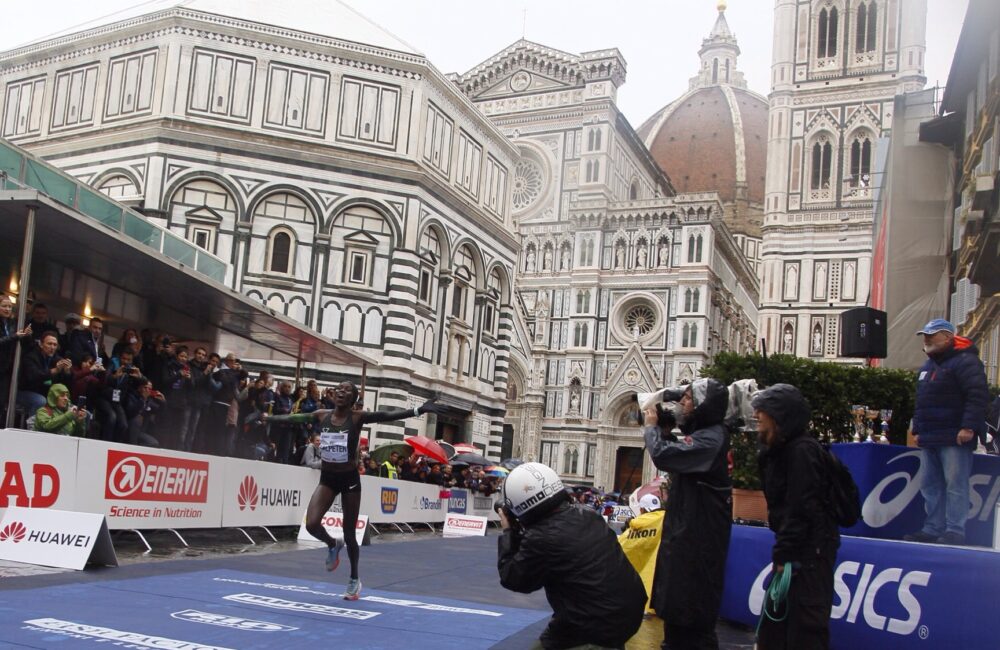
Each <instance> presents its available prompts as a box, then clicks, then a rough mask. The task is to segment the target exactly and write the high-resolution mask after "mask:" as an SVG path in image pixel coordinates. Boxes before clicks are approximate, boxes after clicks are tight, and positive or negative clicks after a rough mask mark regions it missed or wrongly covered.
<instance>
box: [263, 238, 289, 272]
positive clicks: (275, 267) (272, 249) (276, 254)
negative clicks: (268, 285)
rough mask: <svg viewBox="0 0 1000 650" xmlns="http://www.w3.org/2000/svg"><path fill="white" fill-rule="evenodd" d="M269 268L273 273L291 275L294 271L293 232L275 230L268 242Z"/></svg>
mask: <svg viewBox="0 0 1000 650" xmlns="http://www.w3.org/2000/svg"><path fill="white" fill-rule="evenodd" d="M267 259H268V262H267V270H268V271H269V272H271V273H281V274H282V275H289V274H290V273H291V272H292V234H291V233H290V232H289V231H287V230H275V231H274V232H272V233H271V237H270V241H269V242H268V252H267Z"/></svg>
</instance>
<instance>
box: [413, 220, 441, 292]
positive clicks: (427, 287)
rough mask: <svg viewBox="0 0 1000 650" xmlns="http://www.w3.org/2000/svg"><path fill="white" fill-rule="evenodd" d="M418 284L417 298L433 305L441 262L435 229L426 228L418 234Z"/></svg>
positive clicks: (439, 244)
mask: <svg viewBox="0 0 1000 650" xmlns="http://www.w3.org/2000/svg"><path fill="white" fill-rule="evenodd" d="M418 254H419V255H420V284H419V286H418V288H417V300H419V301H420V302H422V303H423V304H425V305H427V306H428V307H433V306H434V302H435V300H434V296H435V293H436V289H437V279H438V274H439V271H440V262H441V241H440V240H439V239H438V233H437V230H435V229H434V228H426V229H425V230H424V232H423V234H422V235H421V236H420V249H419V251H418Z"/></svg>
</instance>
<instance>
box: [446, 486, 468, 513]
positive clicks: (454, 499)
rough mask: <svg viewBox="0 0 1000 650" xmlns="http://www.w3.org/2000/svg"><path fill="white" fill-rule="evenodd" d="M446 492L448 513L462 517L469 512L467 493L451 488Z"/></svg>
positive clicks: (463, 490) (460, 489) (466, 491)
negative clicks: (447, 494)
mask: <svg viewBox="0 0 1000 650" xmlns="http://www.w3.org/2000/svg"><path fill="white" fill-rule="evenodd" d="M448 492H449V497H448V512H454V513H457V514H460V515H464V514H465V513H466V512H467V511H468V510H469V491H468V490H465V489H462V488H451V489H450V490H449V491H448Z"/></svg>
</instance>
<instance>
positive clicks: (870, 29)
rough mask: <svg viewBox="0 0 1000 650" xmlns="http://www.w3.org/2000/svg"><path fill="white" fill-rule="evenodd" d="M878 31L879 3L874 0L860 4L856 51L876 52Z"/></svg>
mask: <svg viewBox="0 0 1000 650" xmlns="http://www.w3.org/2000/svg"><path fill="white" fill-rule="evenodd" d="M877 31H878V5H877V4H876V3H875V2H874V1H873V2H870V3H864V2H862V3H861V4H860V5H858V21H857V29H856V33H855V46H854V49H855V51H856V52H858V53H861V52H874V51H875V35H876V34H877Z"/></svg>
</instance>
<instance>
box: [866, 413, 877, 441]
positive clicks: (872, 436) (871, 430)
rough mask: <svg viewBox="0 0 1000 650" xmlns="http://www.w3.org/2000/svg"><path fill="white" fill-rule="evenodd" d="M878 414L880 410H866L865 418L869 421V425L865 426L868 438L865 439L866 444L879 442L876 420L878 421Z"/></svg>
mask: <svg viewBox="0 0 1000 650" xmlns="http://www.w3.org/2000/svg"><path fill="white" fill-rule="evenodd" d="M878 413H879V410H878V409H868V408H866V409H865V418H866V419H867V420H868V424H867V425H866V426H865V431H866V432H867V433H868V437H867V438H865V442H878V438H877V437H876V435H877V434H876V433H875V420H877V419H878Z"/></svg>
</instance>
